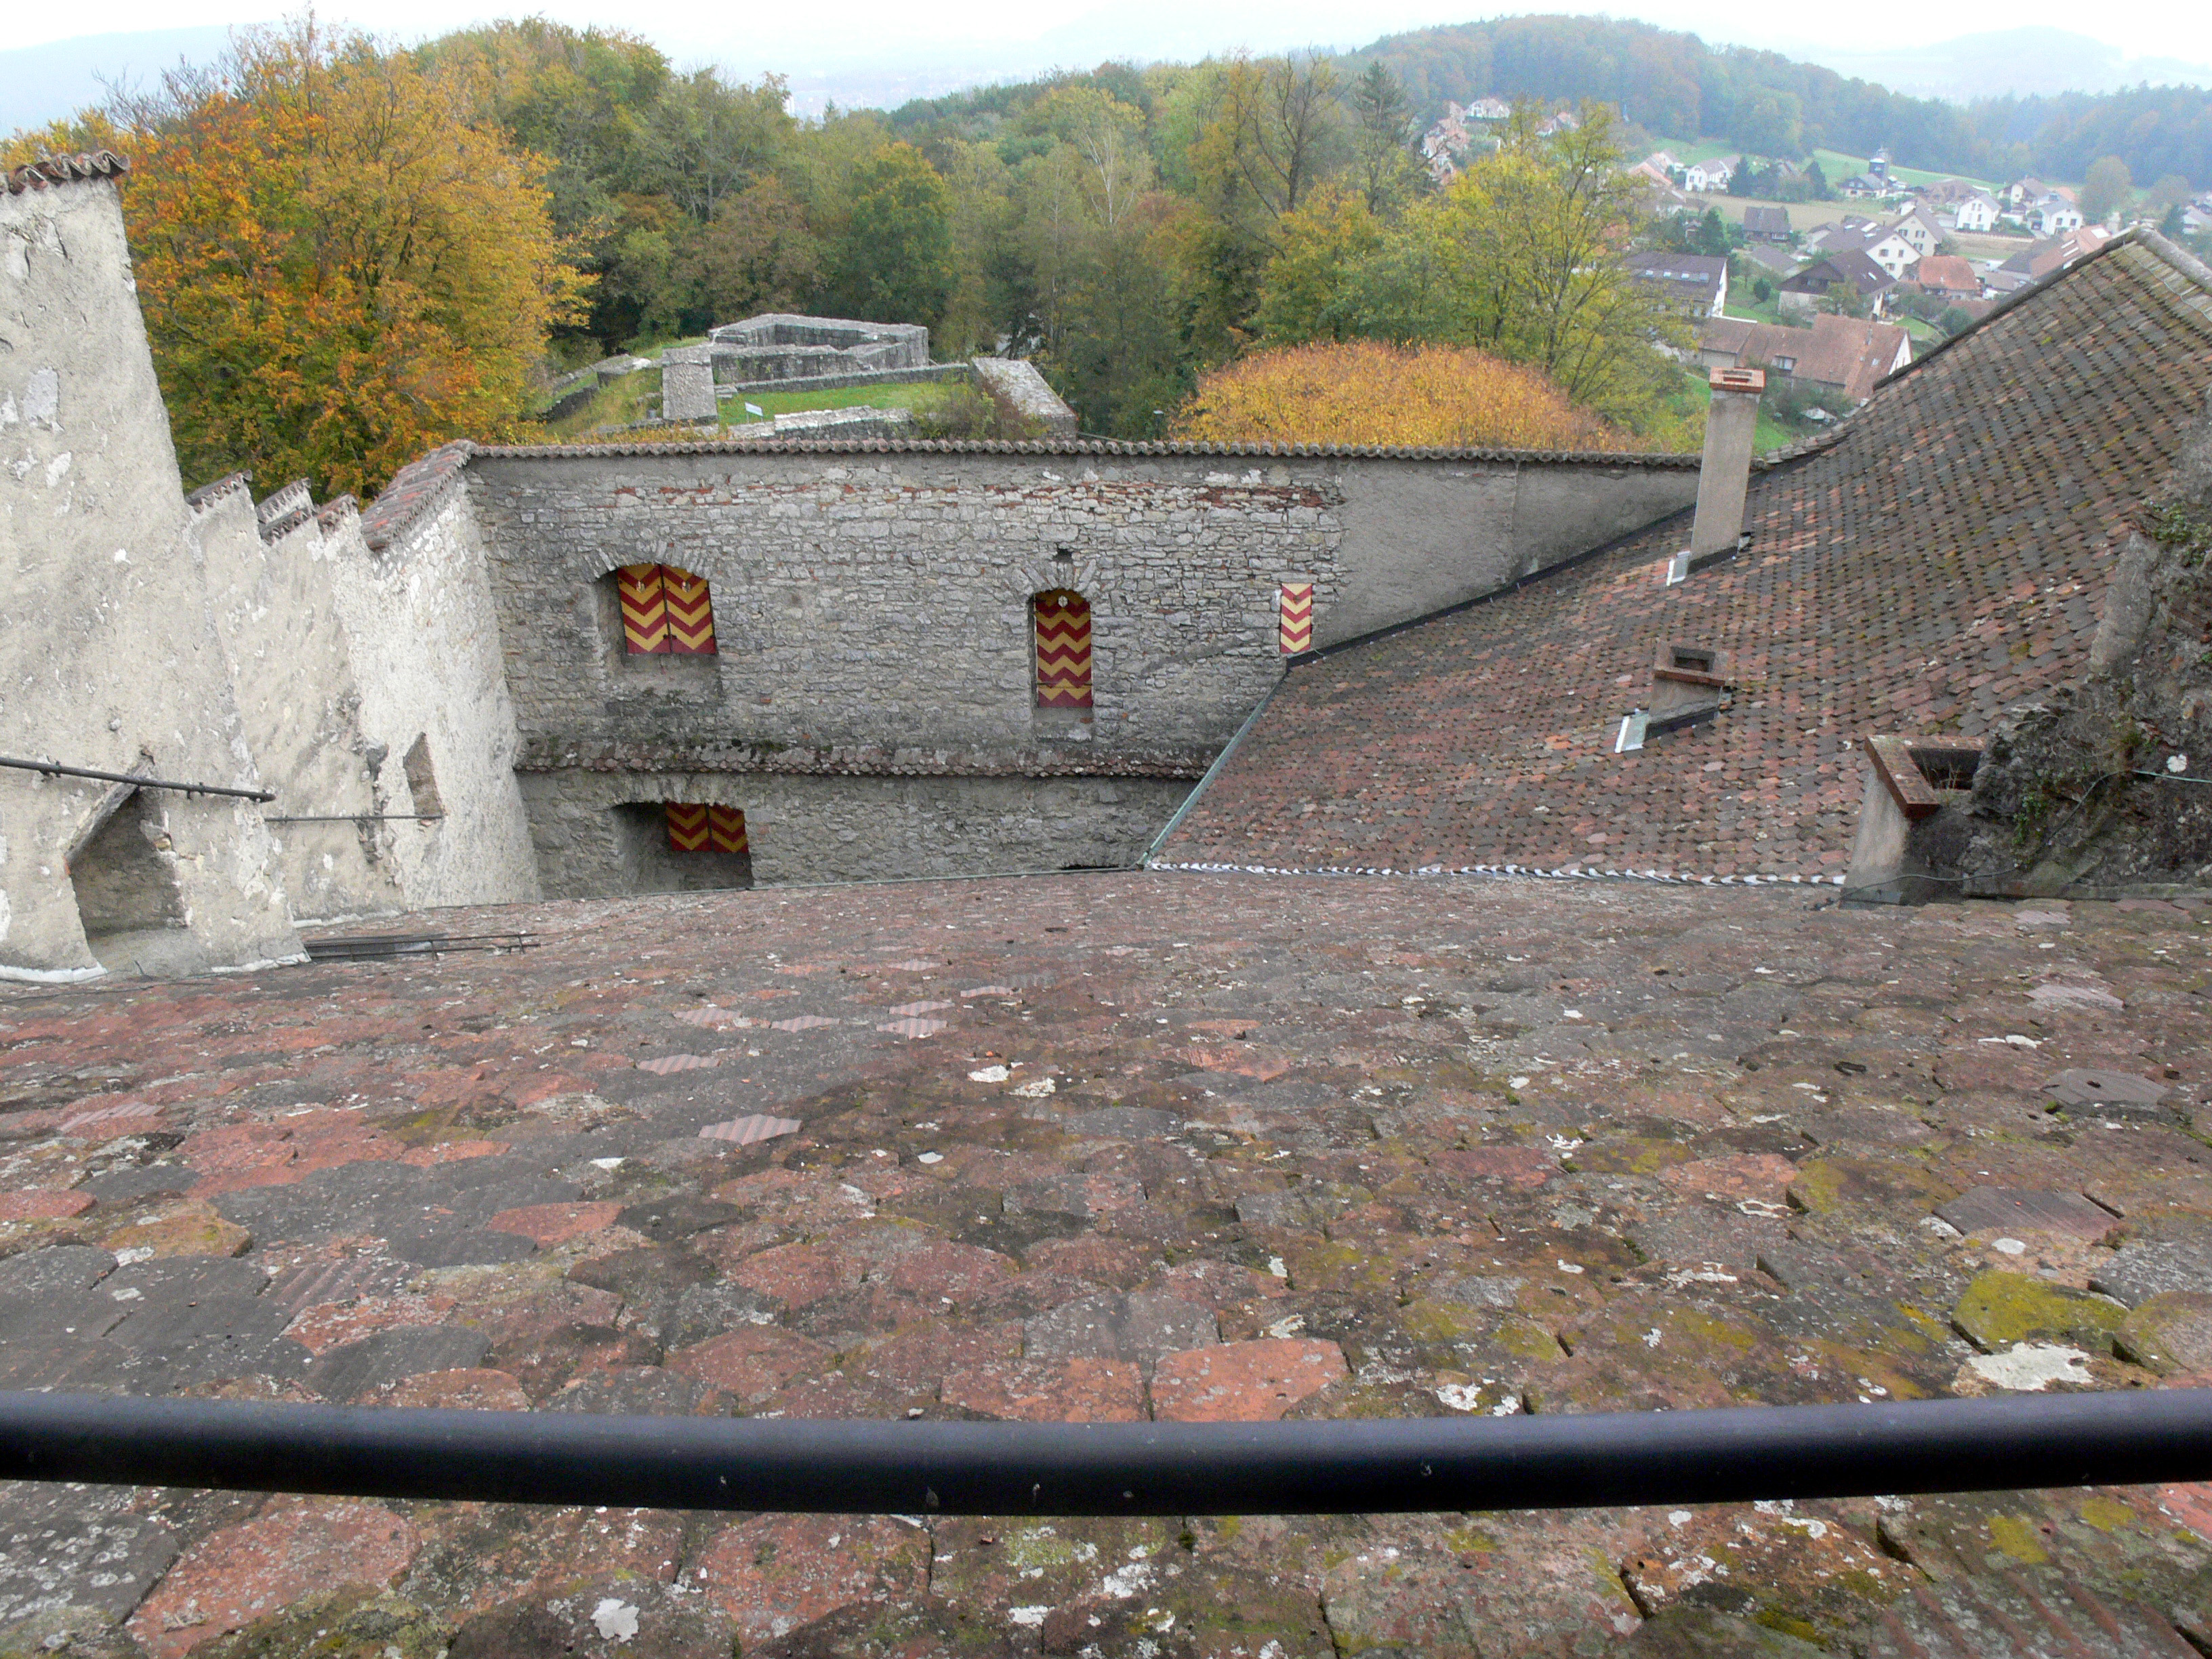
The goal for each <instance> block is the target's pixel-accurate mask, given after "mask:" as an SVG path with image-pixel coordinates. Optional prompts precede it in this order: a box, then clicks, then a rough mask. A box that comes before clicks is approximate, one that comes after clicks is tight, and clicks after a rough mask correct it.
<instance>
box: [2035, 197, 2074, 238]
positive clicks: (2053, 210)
mask: <svg viewBox="0 0 2212 1659" xmlns="http://www.w3.org/2000/svg"><path fill="white" fill-rule="evenodd" d="M2081 224H2082V219H2081V209H2080V208H2078V207H2076V206H2075V205H2074V204H2073V203H2072V202H2071V201H2069V200H2068V199H2067V198H2066V197H2063V196H2057V195H2051V196H2046V197H2043V198H2042V199H2041V200H2040V201H2039V202H2036V203H2035V204H2033V205H2032V206H2030V207H2029V209H2028V210H2027V228H2029V229H2030V230H2031V231H2033V232H2034V233H2035V234H2036V235H2038V236H2063V235H2064V234H2066V233H2067V232H2069V231H2070V230H2079V229H2081Z"/></svg>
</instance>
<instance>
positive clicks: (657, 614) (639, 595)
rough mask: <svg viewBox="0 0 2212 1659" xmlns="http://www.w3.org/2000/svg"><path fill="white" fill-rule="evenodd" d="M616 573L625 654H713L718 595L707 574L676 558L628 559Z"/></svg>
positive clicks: (692, 655)
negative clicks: (664, 561) (659, 561)
mask: <svg viewBox="0 0 2212 1659" xmlns="http://www.w3.org/2000/svg"><path fill="white" fill-rule="evenodd" d="M614 574H615V593H616V597H617V599H618V600H619V601H620V604H621V606H622V626H623V654H624V655H626V656H632V657H651V656H665V657H711V656H714V654H715V645H714V596H713V594H712V593H711V592H709V591H708V585H707V579H706V578H705V577H704V576H695V575H693V574H691V573H690V571H688V570H685V569H683V568H680V567H678V566H677V565H672V564H626V565H624V566H623V567H622V568H620V569H619V570H617V571H616V572H615V573H614Z"/></svg>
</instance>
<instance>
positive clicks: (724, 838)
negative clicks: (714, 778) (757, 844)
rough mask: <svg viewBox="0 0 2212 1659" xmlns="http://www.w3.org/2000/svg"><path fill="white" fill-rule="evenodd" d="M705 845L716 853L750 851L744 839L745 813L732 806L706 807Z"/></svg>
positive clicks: (749, 844)
mask: <svg viewBox="0 0 2212 1659" xmlns="http://www.w3.org/2000/svg"><path fill="white" fill-rule="evenodd" d="M707 846H708V849H709V850H711V851H713V852H716V853H750V852H751V851H752V844H751V843H750V842H748V841H747V840H746V839H745V815H744V813H743V812H741V811H738V809H737V808H736V807H734V806H710V807H708V809H707Z"/></svg>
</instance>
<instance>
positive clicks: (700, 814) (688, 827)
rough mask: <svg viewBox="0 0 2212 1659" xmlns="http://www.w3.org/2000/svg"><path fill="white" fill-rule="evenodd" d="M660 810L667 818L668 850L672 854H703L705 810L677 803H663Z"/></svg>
mask: <svg viewBox="0 0 2212 1659" xmlns="http://www.w3.org/2000/svg"><path fill="white" fill-rule="evenodd" d="M660 810H661V811H663V812H665V814H666V815H667V817H668V850H669V851H670V852H671V853H703V852H705V851H706V850H707V838H708V835H709V834H710V833H711V832H710V830H709V829H708V818H707V809H706V808H705V807H703V806H687V805H684V804H683V803H681V802H679V801H672V800H671V801H663V802H662V803H661V808H660Z"/></svg>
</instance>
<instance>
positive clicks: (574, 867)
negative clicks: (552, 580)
mask: <svg viewBox="0 0 2212 1659" xmlns="http://www.w3.org/2000/svg"><path fill="white" fill-rule="evenodd" d="M521 784H522V795H523V799H524V801H525V802H526V805H527V806H528V809H529V814H530V825H531V835H532V840H533V842H534V843H535V845H536V848H537V854H538V868H539V870H540V872H542V874H543V878H544V891H545V896H546V897H548V898H593V897H603V896H606V895H608V894H610V893H627V892H635V891H649V890H671V887H672V885H673V884H672V883H671V882H669V881H667V880H666V879H665V872H659V871H656V872H653V873H652V874H651V875H650V876H648V878H647V879H645V880H642V881H641V879H640V878H639V872H638V871H637V869H636V867H635V866H636V864H637V860H636V857H635V849H634V848H629V847H627V846H625V844H624V842H625V840H626V834H625V831H626V829H628V830H629V833H631V834H635V829H636V826H635V825H631V826H625V825H624V823H623V822H622V821H621V819H620V818H619V817H617V808H618V807H623V806H637V807H641V808H645V809H647V810H648V814H649V809H650V808H652V807H653V806H655V805H659V803H661V802H665V801H676V802H684V803H703V804H707V805H716V806H732V807H736V808H738V810H739V811H743V812H744V815H745V828H746V833H747V837H748V840H749V841H750V845H751V848H752V864H751V875H752V879H753V880H754V881H755V882H757V883H761V884H773V883H783V882H810V881H866V880H872V879H882V878H897V877H917V876H954V875H975V874H981V873H985V872H999V873H1006V874H1014V873H1019V872H1029V871H1038V870H1064V869H1071V868H1094V867H1099V866H1129V865H1133V864H1135V863H1136V862H1137V861H1138V860H1139V858H1141V857H1142V856H1143V854H1144V851H1145V848H1146V845H1147V844H1148V843H1149V842H1151V840H1152V836H1154V835H1155V834H1156V833H1157V832H1158V829H1159V827H1160V825H1162V824H1163V823H1166V822H1167V820H1168V819H1169V817H1171V816H1172V815H1173V814H1174V811H1175V810H1176V807H1177V806H1179V805H1182V799H1183V797H1184V796H1186V795H1188V793H1190V790H1191V788H1192V787H1193V785H1192V782H1191V781H1190V780H1188V779H1176V778H1143V777H1139V778H1091V777H1060V778H1024V777H950V778H947V777H922V778H912V777H857V776H842V777H837V776H832V777H811V776H794V775H788V774H781V773H773V772H749V773H732V772H668V771H660V772H635V773H625V772H605V771H584V770H580V769H561V770H555V771H544V772H525V773H524V774H522V775H521ZM646 821H647V823H650V818H649V816H648V817H647V820H646ZM665 862H666V863H667V864H668V866H670V868H671V869H674V870H680V869H681V867H682V865H683V864H684V862H685V860H668V861H665Z"/></svg>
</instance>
